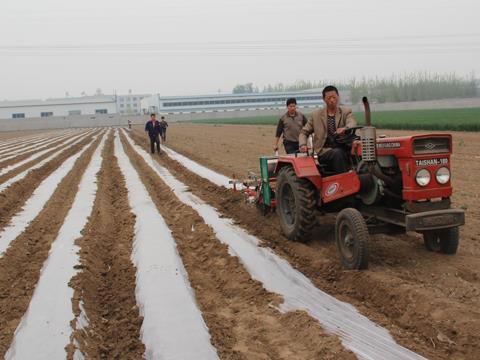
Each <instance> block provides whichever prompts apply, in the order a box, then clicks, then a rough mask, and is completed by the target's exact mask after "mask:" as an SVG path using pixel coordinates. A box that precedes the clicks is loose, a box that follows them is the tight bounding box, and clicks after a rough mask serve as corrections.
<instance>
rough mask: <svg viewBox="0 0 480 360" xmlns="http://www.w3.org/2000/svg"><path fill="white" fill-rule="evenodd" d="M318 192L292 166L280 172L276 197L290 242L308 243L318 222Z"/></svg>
mask: <svg viewBox="0 0 480 360" xmlns="http://www.w3.org/2000/svg"><path fill="white" fill-rule="evenodd" d="M315 196H316V192H315V187H314V185H313V184H312V183H311V182H310V181H308V180H307V179H302V178H298V177H297V176H296V174H295V171H294V170H293V169H292V167H290V166H286V167H284V168H282V169H281V170H280V173H279V174H278V178H277V188H276V194H275V197H276V199H277V212H278V214H279V218H280V225H281V227H282V230H283V233H284V234H285V236H286V237H287V238H288V239H289V240H293V241H300V242H306V241H307V240H308V239H309V238H310V237H311V233H312V229H313V227H314V225H315V222H316V217H315V213H316V211H315V204H316V198H315Z"/></svg>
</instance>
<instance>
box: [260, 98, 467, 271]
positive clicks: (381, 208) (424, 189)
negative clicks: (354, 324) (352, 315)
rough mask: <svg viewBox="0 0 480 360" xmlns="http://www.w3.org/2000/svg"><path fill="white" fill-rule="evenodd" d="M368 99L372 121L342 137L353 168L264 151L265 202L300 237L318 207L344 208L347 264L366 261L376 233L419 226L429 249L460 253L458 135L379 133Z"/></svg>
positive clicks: (339, 236) (341, 245) (340, 226)
mask: <svg viewBox="0 0 480 360" xmlns="http://www.w3.org/2000/svg"><path fill="white" fill-rule="evenodd" d="M364 105H365V115H366V126H363V127H357V128H354V129H350V130H349V131H350V132H349V133H348V134H347V135H346V136H344V137H342V138H339V139H337V140H338V143H339V144H341V145H342V146H345V148H346V151H348V152H349V153H350V154H351V170H350V171H348V172H346V173H342V174H332V173H331V172H329V169H328V168H326V167H325V166H323V165H322V164H319V163H318V162H317V157H316V156H315V155H307V154H296V155H284V156H279V157H262V158H261V159H260V169H261V182H260V185H259V187H258V192H257V202H258V204H260V205H261V206H262V209H263V210H264V211H265V210H266V209H273V208H276V212H277V213H278V216H279V219H280V224H281V226H282V230H283V232H284V234H285V236H286V237H287V238H288V239H290V240H293V241H300V242H305V241H308V239H310V237H311V235H312V230H313V228H314V227H315V225H316V224H317V221H318V220H317V218H318V216H317V215H318V212H319V211H320V212H323V213H338V214H337V218H336V224H335V241H336V244H337V247H338V250H339V252H340V257H341V261H342V264H343V265H344V267H345V268H347V269H365V268H367V266H368V254H369V245H368V242H369V232H372V233H373V232H375V233H379V232H386V231H388V232H390V231H392V230H393V231H403V232H405V231H416V232H419V233H421V234H423V238H424V242H425V246H426V248H427V249H428V250H430V251H437V252H442V253H445V254H455V253H456V251H457V247H458V242H459V231H458V227H459V226H461V225H463V224H464V223H465V214H464V211H463V210H460V209H453V208H451V202H450V196H451V195H452V186H451V182H450V181H451V179H450V173H451V172H450V169H451V162H450V156H451V154H452V137H451V135H449V134H428V135H415V136H404V137H394V138H392V137H390V138H387V137H379V138H377V136H376V130H375V128H374V127H372V126H371V122H370V109H369V105H368V101H367V99H366V98H364ZM357 130H358V131H359V132H360V133H361V135H360V137H359V136H357V135H356V134H355V132H356V131H357Z"/></svg>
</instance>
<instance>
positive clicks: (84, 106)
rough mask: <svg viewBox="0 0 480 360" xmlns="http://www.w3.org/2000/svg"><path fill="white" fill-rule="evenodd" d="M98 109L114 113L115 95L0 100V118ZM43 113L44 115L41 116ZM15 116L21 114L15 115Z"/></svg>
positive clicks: (47, 115)
mask: <svg viewBox="0 0 480 360" xmlns="http://www.w3.org/2000/svg"><path fill="white" fill-rule="evenodd" d="M99 111H102V112H103V113H105V112H106V113H107V114H115V113H116V111H117V106H116V102H115V97H113V96H102V97H99V98H95V97H88V98H65V99H52V100H44V101H42V100H36V101H32V100H27V101H23V102H22V101H11V102H8V101H3V102H0V119H12V118H14V114H23V117H25V118H36V117H50V116H69V115H95V114H98V112H99ZM42 113H44V116H42ZM16 117H17V118H20V119H21V118H22V116H20V115H17V116H16Z"/></svg>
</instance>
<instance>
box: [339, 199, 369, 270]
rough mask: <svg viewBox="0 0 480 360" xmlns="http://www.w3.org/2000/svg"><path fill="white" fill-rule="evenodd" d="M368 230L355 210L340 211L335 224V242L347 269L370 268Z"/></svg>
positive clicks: (360, 215)
mask: <svg viewBox="0 0 480 360" xmlns="http://www.w3.org/2000/svg"><path fill="white" fill-rule="evenodd" d="M368 238H369V235H368V228H367V223H366V222H365V219H364V218H363V216H362V214H361V213H360V212H359V211H358V210H356V209H353V208H347V209H343V210H342V211H340V213H339V214H338V215H337V221H336V223H335V241H336V243H337V248H338V251H339V252H340V258H341V261H342V264H343V266H344V267H345V268H347V269H349V270H361V269H366V268H367V267H368V253H369V251H368Z"/></svg>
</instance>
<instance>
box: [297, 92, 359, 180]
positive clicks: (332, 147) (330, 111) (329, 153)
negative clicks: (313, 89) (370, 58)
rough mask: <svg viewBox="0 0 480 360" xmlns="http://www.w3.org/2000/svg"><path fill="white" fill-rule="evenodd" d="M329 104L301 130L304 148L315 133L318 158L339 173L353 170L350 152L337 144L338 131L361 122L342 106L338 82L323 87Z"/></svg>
mask: <svg viewBox="0 0 480 360" xmlns="http://www.w3.org/2000/svg"><path fill="white" fill-rule="evenodd" d="M322 96H323V101H324V102H325V107H324V108H323V109H319V110H315V111H314V112H313V113H312V115H310V117H309V119H308V121H307V123H306V125H305V126H304V127H303V128H302V130H301V131H300V136H299V139H298V140H299V147H300V149H299V150H300V152H307V150H308V148H307V138H308V136H309V135H310V134H312V133H314V136H313V149H314V150H315V152H316V153H317V154H318V162H319V163H320V164H326V165H327V166H328V167H329V168H330V169H331V170H332V171H333V172H335V173H336V174H340V173H344V172H347V171H348V170H349V159H348V154H347V152H346V151H345V150H344V149H343V148H342V147H336V143H335V141H334V137H335V135H343V134H344V133H345V130H346V129H347V128H351V127H355V126H357V122H356V121H355V119H354V118H353V115H352V109H350V108H347V107H343V106H339V105H338V103H339V95H338V90H337V88H336V87H335V86H331V85H329V86H327V87H325V88H324V89H323V91H322Z"/></svg>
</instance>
